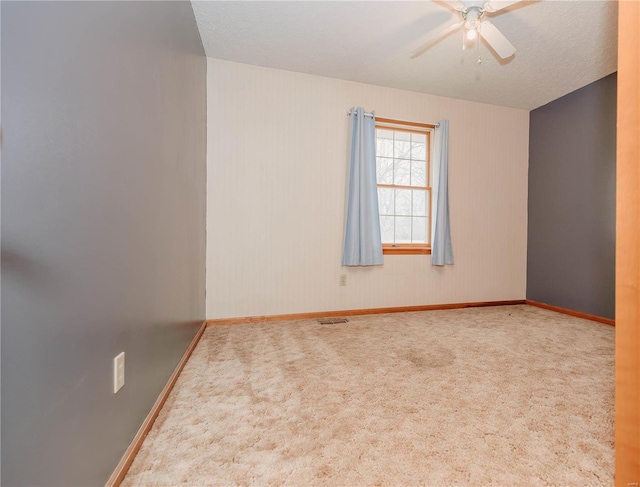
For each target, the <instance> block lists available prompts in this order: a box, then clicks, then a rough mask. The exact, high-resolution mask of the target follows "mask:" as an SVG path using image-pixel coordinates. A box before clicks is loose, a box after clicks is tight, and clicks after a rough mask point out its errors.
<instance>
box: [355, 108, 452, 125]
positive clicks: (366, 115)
mask: <svg viewBox="0 0 640 487" xmlns="http://www.w3.org/2000/svg"><path fill="white" fill-rule="evenodd" d="M347 115H351V110H349V111H348V112H347ZM364 116H365V117H373V113H369V112H364ZM398 122H401V120H398ZM409 123H420V124H424V125H433V126H434V127H440V123H425V122H409Z"/></svg>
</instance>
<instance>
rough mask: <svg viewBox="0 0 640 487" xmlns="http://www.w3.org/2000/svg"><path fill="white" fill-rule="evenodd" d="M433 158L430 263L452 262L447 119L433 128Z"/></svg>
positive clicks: (437, 264) (443, 263)
mask: <svg viewBox="0 0 640 487" xmlns="http://www.w3.org/2000/svg"><path fill="white" fill-rule="evenodd" d="M435 135H436V140H435V157H434V158H433V162H434V166H433V182H434V184H433V202H434V203H433V205H434V206H433V215H432V218H433V222H432V235H433V241H432V242H431V265H434V266H442V265H449V264H453V247H452V245H451V225H450V222H449V121H448V120H440V121H439V122H438V125H437V126H436V130H435Z"/></svg>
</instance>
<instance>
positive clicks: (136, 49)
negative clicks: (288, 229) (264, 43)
mask: <svg viewBox="0 0 640 487" xmlns="http://www.w3.org/2000/svg"><path fill="white" fill-rule="evenodd" d="M1 8H2V104H1V106H2V122H3V127H2V131H3V133H2V144H3V146H2V156H3V157H2V165H3V167H2V484H3V485H7V486H9V485H29V486H33V485H104V483H105V482H106V480H107V479H108V477H109V475H110V474H111V472H112V471H113V469H114V468H115V466H116V464H117V462H118V461H119V459H120V458H121V456H122V454H123V453H124V451H125V449H126V447H127V446H128V445H129V443H130V441H131V439H132V438H133V436H134V434H135V432H136V431H137V429H138V427H139V426H140V425H141V423H142V421H143V420H144V418H145V416H146V415H147V413H148V412H149V410H150V408H151V406H152V405H153V403H154V401H155V400H156V398H157V397H158V394H159V393H160V391H161V390H162V388H163V386H164V385H165V384H166V381H167V379H168V378H169V376H170V375H171V373H172V371H173V370H174V368H175V366H176V364H177V363H178V361H179V359H180V357H181V356H182V355H183V354H184V352H185V350H186V348H187V346H188V344H189V342H190V341H191V340H192V338H193V337H194V335H195V333H196V331H197V329H198V327H199V325H200V324H201V323H202V321H203V320H204V286H205V280H204V272H205V171H206V166H205V147H206V145H205V144H206V60H205V57H204V51H203V49H202V44H201V42H200V37H199V34H198V30H197V27H196V23H195V19H194V16H193V12H192V10H191V4H190V3H189V2H131V1H130V2H42V3H41V2H15V3H14V2H6V1H3V2H2V7H1ZM121 351H125V352H126V384H125V386H124V388H123V389H122V390H121V391H120V392H119V393H118V394H115V395H114V394H113V393H112V391H111V389H112V374H111V364H112V359H113V357H115V356H116V354H118V353H119V352H121Z"/></svg>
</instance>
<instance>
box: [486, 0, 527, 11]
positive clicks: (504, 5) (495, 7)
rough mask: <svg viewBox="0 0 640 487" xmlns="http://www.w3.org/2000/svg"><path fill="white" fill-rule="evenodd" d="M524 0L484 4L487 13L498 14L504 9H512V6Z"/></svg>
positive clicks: (502, 0) (506, 0)
mask: <svg viewBox="0 0 640 487" xmlns="http://www.w3.org/2000/svg"><path fill="white" fill-rule="evenodd" d="M521 1H522V0H490V1H488V2H487V3H485V4H484V10H485V11H486V12H498V11H500V10H502V9H503V8H507V7H511V5H513V4H516V3H520V2H521Z"/></svg>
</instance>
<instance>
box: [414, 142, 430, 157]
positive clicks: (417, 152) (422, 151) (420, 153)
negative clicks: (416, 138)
mask: <svg viewBox="0 0 640 487" xmlns="http://www.w3.org/2000/svg"><path fill="white" fill-rule="evenodd" d="M411 159H413V160H414V161H426V160H427V155H426V145H425V144H416V143H415V142H413V143H412V144H411Z"/></svg>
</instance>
